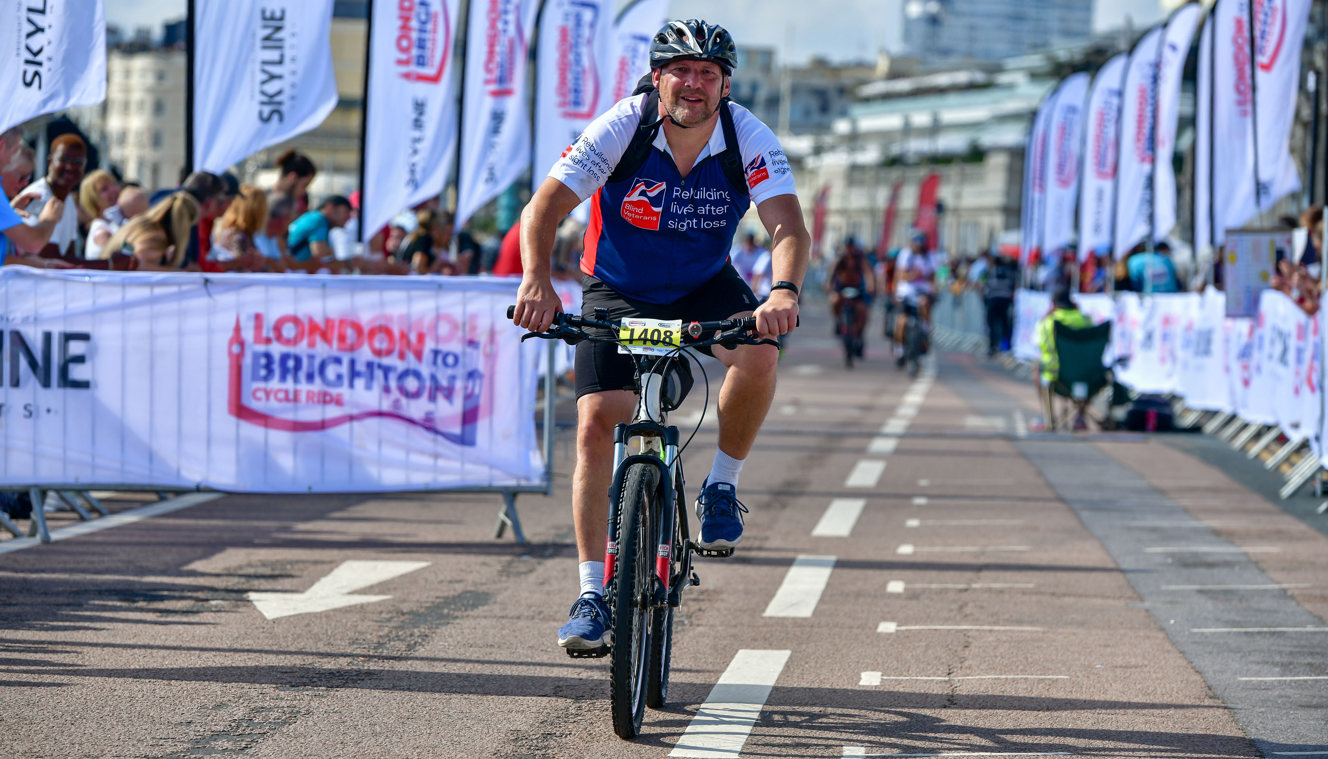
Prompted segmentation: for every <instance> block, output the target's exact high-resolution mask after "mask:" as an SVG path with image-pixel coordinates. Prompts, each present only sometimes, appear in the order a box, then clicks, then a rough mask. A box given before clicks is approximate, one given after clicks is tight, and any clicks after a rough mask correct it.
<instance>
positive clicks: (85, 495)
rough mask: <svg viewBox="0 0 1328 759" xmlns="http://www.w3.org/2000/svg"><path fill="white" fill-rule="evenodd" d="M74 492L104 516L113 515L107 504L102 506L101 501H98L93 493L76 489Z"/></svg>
mask: <svg viewBox="0 0 1328 759" xmlns="http://www.w3.org/2000/svg"><path fill="white" fill-rule="evenodd" d="M72 492H73V493H74V495H76V496H77V497H79V498H82V499H83V502H84V503H86V504H87V505H89V506H91V507H92V508H94V509H96V510H97V513H98V514H101V515H102V516H104V517H109V516H110V515H111V512H110V511H109V510H107V508H106V507H105V506H102V505H101V501H98V500H97V498H96V496H94V495H93V494H92V493H89V492H88V491H86V490H75V491H72Z"/></svg>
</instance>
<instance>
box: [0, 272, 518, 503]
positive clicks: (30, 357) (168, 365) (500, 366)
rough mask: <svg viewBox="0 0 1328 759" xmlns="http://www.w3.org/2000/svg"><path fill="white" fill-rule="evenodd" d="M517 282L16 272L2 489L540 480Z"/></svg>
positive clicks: (1, 444) (2, 428) (6, 343)
mask: <svg viewBox="0 0 1328 759" xmlns="http://www.w3.org/2000/svg"><path fill="white" fill-rule="evenodd" d="M516 287H517V282H516V281H515V280H504V279H496V278H438V277H384V278H376V279H375V280H374V282H373V284H372V286H367V285H366V282H365V280H364V279H363V278H355V277H317V276H313V277H288V276H283V275H259V274H243V275H225V274H222V275H212V276H209V277H208V278H206V279H204V278H201V277H198V276H194V275H188V274H160V275H157V274H122V273H116V272H88V271H83V272H79V273H78V274H77V275H67V274H63V273H59V272H47V271H39V270H34V269H27V268H24V267H5V268H4V269H2V270H0V318H2V319H3V321H4V324H5V329H4V331H3V333H0V336H2V337H3V344H2V345H0V348H2V349H3V353H4V355H5V357H6V359H7V360H5V361H0V370H3V377H2V378H0V379H2V380H3V381H0V415H2V416H3V424H0V483H3V484H6V485H13V486H19V485H28V484H51V485H55V484H60V485H66V486H88V487H94V486H116V485H118V486H148V487H164V488H177V487H179V488H196V487H198V488H215V489H218V490H227V491H241V492H272V493H276V492H281V493H295V492H299V493H307V492H367V491H391V490H423V489H438V488H474V487H516V486H523V485H537V484H539V483H540V481H541V480H542V478H543V468H542V462H541V455H540V452H539V450H538V448H537V446H536V441H535V429H534V398H535V387H534V382H535V377H536V376H537V372H536V371H535V367H534V366H533V365H532V364H531V362H532V361H533V360H535V358H536V357H537V356H538V355H542V354H540V353H539V352H538V351H535V350H523V349H522V347H521V343H520V337H521V331H520V330H519V329H517V328H516V327H514V326H513V325H512V324H511V323H510V322H509V321H508V320H507V319H506V318H505V317H506V308H507V306H508V304H510V303H512V302H513V301H514V298H515V294H516Z"/></svg>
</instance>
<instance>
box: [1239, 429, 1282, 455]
mask: <svg viewBox="0 0 1328 759" xmlns="http://www.w3.org/2000/svg"><path fill="white" fill-rule="evenodd" d="M1263 428H1264V426H1263V425H1262V424H1251V425H1250V426H1248V427H1246V428H1245V429H1243V430H1241V433H1240V434H1239V435H1237V436H1236V437H1235V439H1233V440H1232V441H1231V447H1232V448H1235V449H1236V450H1238V451H1239V450H1242V449H1244V448H1245V444H1246V443H1248V442H1250V441H1251V440H1253V439H1254V436H1255V435H1257V434H1259V431H1260V430H1262V429H1263ZM1273 429H1277V427H1273Z"/></svg>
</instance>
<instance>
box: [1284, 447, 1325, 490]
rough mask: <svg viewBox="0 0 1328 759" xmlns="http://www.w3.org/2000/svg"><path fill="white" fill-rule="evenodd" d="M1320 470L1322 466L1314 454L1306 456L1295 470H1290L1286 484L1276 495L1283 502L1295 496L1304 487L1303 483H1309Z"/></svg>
mask: <svg viewBox="0 0 1328 759" xmlns="http://www.w3.org/2000/svg"><path fill="white" fill-rule="evenodd" d="M1321 468H1322V465H1321V464H1320V462H1319V459H1318V457H1316V456H1315V455H1314V454H1310V455H1308V456H1306V457H1305V460H1304V461H1301V462H1300V463H1299V464H1297V465H1296V468H1295V469H1292V470H1291V475H1290V476H1289V477H1288V478H1287V483H1286V484H1285V485H1283V486H1282V489H1281V490H1279V491H1277V494H1278V495H1279V496H1281V497H1282V500H1284V501H1285V500H1286V499H1288V498H1290V497H1291V496H1293V495H1295V494H1296V491H1297V490H1300V489H1301V488H1303V487H1305V483H1307V482H1309V481H1310V478H1311V477H1314V476H1315V475H1316V474H1318V473H1319V470H1320V469H1321Z"/></svg>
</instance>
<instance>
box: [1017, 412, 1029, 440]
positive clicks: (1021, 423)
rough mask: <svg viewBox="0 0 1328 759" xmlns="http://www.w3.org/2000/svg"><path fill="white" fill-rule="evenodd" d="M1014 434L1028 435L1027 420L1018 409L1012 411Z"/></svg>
mask: <svg viewBox="0 0 1328 759" xmlns="http://www.w3.org/2000/svg"><path fill="white" fill-rule="evenodd" d="M1014 436H1015V437H1028V422H1027V421H1025V419H1024V412H1022V411H1020V410H1019V409H1015V411H1014Z"/></svg>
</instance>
